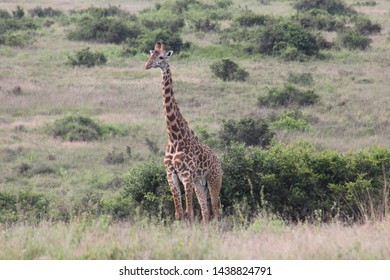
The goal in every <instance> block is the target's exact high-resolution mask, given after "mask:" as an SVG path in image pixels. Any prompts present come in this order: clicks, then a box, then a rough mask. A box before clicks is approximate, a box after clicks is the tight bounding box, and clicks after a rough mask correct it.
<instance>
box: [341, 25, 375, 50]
mask: <svg viewBox="0 0 390 280" xmlns="http://www.w3.org/2000/svg"><path fill="white" fill-rule="evenodd" d="M337 41H338V43H339V44H340V45H341V46H342V47H345V48H348V49H350V50H355V49H359V50H365V49H367V48H368V47H370V45H371V42H372V40H371V39H370V38H368V37H366V36H364V35H362V34H360V33H359V32H358V31H356V30H353V29H350V28H349V29H346V30H345V31H343V32H340V33H338V34H337Z"/></svg>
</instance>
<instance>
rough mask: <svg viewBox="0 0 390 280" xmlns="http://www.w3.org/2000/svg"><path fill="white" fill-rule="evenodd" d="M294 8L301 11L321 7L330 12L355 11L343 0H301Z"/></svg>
mask: <svg viewBox="0 0 390 280" xmlns="http://www.w3.org/2000/svg"><path fill="white" fill-rule="evenodd" d="M294 8H295V9H297V10H299V11H308V10H312V9H320V10H324V11H326V12H328V13H330V14H351V13H354V10H353V9H351V8H349V7H347V5H346V4H345V3H344V1H342V0H299V1H297V2H296V3H295V4H294Z"/></svg>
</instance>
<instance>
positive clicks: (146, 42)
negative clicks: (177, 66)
mask: <svg viewBox="0 0 390 280" xmlns="http://www.w3.org/2000/svg"><path fill="white" fill-rule="evenodd" d="M157 41H164V42H165V43H166V44H167V48H169V49H170V50H173V51H174V52H175V53H180V51H183V50H185V49H187V48H189V44H188V43H184V42H183V40H182V39H181V37H180V35H179V34H178V33H173V32H171V31H169V30H163V29H156V30H153V31H150V32H146V33H145V34H143V36H140V37H139V38H138V39H135V40H131V39H129V40H127V43H128V45H129V47H130V48H135V49H136V52H142V53H144V52H149V50H150V48H151V47H152V46H154V44H155V43H156V42H157Z"/></svg>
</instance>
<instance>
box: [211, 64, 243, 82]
mask: <svg viewBox="0 0 390 280" xmlns="http://www.w3.org/2000/svg"><path fill="white" fill-rule="evenodd" d="M210 68H211V71H212V72H213V74H214V75H215V76H216V77H218V78H220V79H222V80H224V81H240V82H243V81H245V80H246V79H247V78H248V76H249V73H248V72H247V71H245V69H243V68H240V67H239V66H238V64H237V63H235V62H234V61H232V60H230V59H222V60H221V61H218V62H215V63H213V64H211V66H210Z"/></svg>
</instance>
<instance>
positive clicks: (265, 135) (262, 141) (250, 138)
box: [220, 117, 274, 147]
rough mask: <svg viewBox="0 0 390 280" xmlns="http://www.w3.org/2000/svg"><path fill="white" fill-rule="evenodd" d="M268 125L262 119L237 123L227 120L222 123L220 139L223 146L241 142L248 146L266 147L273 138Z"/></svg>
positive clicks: (246, 119)
mask: <svg viewBox="0 0 390 280" xmlns="http://www.w3.org/2000/svg"><path fill="white" fill-rule="evenodd" d="M273 135H274V134H273V133H272V132H271V131H269V129H268V124H267V123H266V122H265V121H264V120H263V119H253V118H249V117H245V118H242V119H240V120H238V121H235V120H227V121H224V122H223V129H222V130H221V131H220V138H221V140H222V141H223V143H224V144H225V145H230V144H232V143H235V142H242V143H245V144H246V145H249V146H262V147H267V146H268V145H269V144H270V142H271V139H272V137H273Z"/></svg>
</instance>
